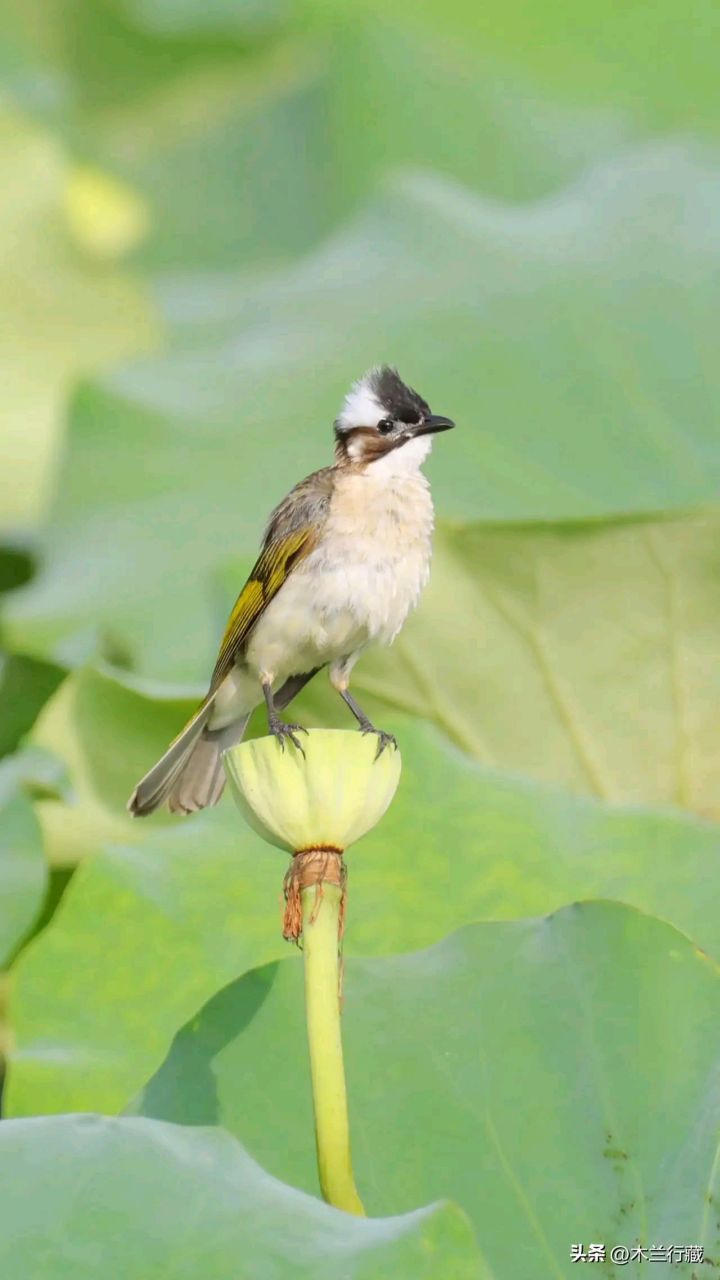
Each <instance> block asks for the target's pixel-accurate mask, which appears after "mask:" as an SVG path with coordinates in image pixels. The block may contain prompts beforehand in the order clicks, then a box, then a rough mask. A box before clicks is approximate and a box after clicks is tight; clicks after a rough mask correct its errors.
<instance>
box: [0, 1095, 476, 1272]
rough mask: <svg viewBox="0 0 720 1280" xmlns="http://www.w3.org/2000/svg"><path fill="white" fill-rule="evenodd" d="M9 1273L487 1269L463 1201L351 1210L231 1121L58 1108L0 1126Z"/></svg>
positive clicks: (4, 1266) (3, 1260)
mask: <svg viewBox="0 0 720 1280" xmlns="http://www.w3.org/2000/svg"><path fill="white" fill-rule="evenodd" d="M0 1161H2V1163H3V1165H4V1167H6V1168H7V1169H8V1170H12V1176H11V1177H9V1178H7V1179H6V1180H5V1181H6V1182H7V1186H6V1188H5V1189H4V1192H3V1197H2V1204H1V1205H0V1264H1V1270H2V1275H3V1280H29V1277H30V1276H32V1278H33V1280H97V1276H98V1274H100V1273H101V1272H102V1271H103V1270H107V1269H108V1266H110V1268H111V1272H112V1274H114V1275H117V1276H118V1277H119V1276H122V1278H123V1280H167V1278H168V1277H169V1276H170V1275H172V1277H173V1280H257V1277H259V1276H262V1277H263V1280H285V1278H286V1277H287V1276H289V1275H293V1276H297V1277H298V1280H310V1278H311V1277H312V1280H315V1278H316V1277H317V1280H337V1277H338V1276H341V1275H342V1276H343V1277H346V1278H347V1280H390V1278H391V1277H392V1280H418V1278H419V1280H450V1278H452V1280H456V1278H457V1280H490V1271H489V1270H488V1269H487V1267H486V1266H485V1265H484V1263H483V1262H482V1260H481V1258H480V1255H479V1253H478V1250H477V1245H476V1243H475V1240H474V1237H473V1233H472V1230H471V1228H470V1226H469V1224H468V1222H467V1219H466V1218H465V1216H464V1214H463V1213H462V1212H461V1211H460V1210H459V1209H457V1208H456V1207H455V1206H454V1205H430V1206H428V1207H427V1208H423V1209H417V1208H415V1210H414V1212H411V1213H408V1214H406V1215H404V1216H402V1217H393V1218H386V1219H383V1220H376V1221H372V1220H370V1219H362V1218H351V1217H349V1216H348V1215H347V1214H341V1213H339V1212H338V1211H337V1210H335V1209H330V1208H329V1207H328V1206H327V1205H324V1204H320V1203H319V1202H318V1201H316V1200H314V1199H311V1198H310V1197H309V1196H306V1195H303V1194H302V1193H301V1192H299V1191H295V1190H293V1189H292V1188H291V1187H287V1186H283V1184H282V1183H281V1182H277V1181H276V1180H275V1179H274V1178H272V1177H269V1176H268V1174H267V1173H265V1172H264V1170H263V1169H261V1168H260V1167H259V1166H258V1165H257V1164H256V1163H255V1162H254V1161H253V1160H251V1159H250V1158H249V1156H248V1155H247V1154H246V1153H245V1152H244V1151H243V1149H242V1147H240V1146H239V1145H238V1144H237V1142H235V1141H234V1140H233V1139H232V1138H231V1137H230V1136H229V1135H228V1134H226V1133H221V1132H218V1131H217V1130H213V1129H205V1130H201V1129H195V1130H192V1131H191V1130H188V1129H182V1128H179V1127H177V1126H175V1125H169V1124H159V1123H153V1122H151V1121H147V1120H142V1119H128V1120H107V1119H102V1118H100V1117H99V1116H82V1115H71V1116H60V1117H57V1118H54V1119H38V1120H15V1121H9V1122H7V1123H6V1124H3V1125H2V1126H0Z"/></svg>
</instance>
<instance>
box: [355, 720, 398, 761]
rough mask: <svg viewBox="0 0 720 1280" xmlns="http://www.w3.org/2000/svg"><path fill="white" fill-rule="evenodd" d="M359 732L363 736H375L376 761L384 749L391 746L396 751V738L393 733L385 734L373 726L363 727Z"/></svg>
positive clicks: (382, 730)
mask: <svg viewBox="0 0 720 1280" xmlns="http://www.w3.org/2000/svg"><path fill="white" fill-rule="evenodd" d="M360 732H361V733H363V734H365V733H375V734H377V740H378V744H377V751H376V752H375V759H376V760H379V759H380V756H381V755H382V753H383V751H384V750H385V748H386V747H388V746H390V745H391V744H392V746H393V747H394V748H395V750H396V751H397V738H396V737H395V734H394V733H386V732H385V730H384V729H376V728H375V725H374V724H368V725H363V727H362V729H361V730H360Z"/></svg>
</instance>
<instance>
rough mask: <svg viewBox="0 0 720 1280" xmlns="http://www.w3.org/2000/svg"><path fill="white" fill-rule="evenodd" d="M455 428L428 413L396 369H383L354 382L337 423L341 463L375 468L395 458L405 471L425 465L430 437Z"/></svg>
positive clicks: (336, 434)
mask: <svg viewBox="0 0 720 1280" xmlns="http://www.w3.org/2000/svg"><path fill="white" fill-rule="evenodd" d="M454 425H455V424H454V422H451V421H450V419H449V418H441V417H439V416H438V415H437V414H434V413H431V412H430V406H429V404H428V403H427V401H425V400H423V398H422V396H420V395H418V393H417V391H413V389H412V387H408V386H407V385H406V384H405V383H404V382H403V380H402V378H401V377H400V375H399V373H398V372H397V370H396V369H391V368H390V367H389V366H388V365H380V366H378V367H377V368H375V369H371V370H370V371H369V373H366V374H365V375H364V377H362V378H361V379H360V380H359V382H356V383H355V384H354V386H353V387H351V389H350V391H349V392H348V394H347V395H346V397H345V402H344V404H343V407H342V410H341V411H340V414H339V416H338V418H337V419H336V421H335V439H336V442H337V444H336V454H337V458H338V461H339V462H345V463H354V464H356V465H361V466H362V465H368V466H369V465H371V464H372V463H377V462H379V461H380V460H381V459H383V458H388V457H389V455H392V458H393V463H397V465H398V466H399V467H401V468H403V469H404V468H407V469H413V468H415V467H419V466H421V464H422V463H423V462H424V461H425V458H426V457H427V455H428V454H429V452H430V449H431V447H432V437H433V435H435V433H436V432H438V431H447V430H449V428H450V427H453V426H454Z"/></svg>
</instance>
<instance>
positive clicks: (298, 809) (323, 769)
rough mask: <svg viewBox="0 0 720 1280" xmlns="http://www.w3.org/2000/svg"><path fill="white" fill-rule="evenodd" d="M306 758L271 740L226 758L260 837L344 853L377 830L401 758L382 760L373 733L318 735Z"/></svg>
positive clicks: (395, 754)
mask: <svg viewBox="0 0 720 1280" xmlns="http://www.w3.org/2000/svg"><path fill="white" fill-rule="evenodd" d="M301 740H302V745H303V748H304V751H305V755H304V756H303V755H302V753H301V752H300V751H298V750H297V748H296V747H294V746H293V745H292V744H291V743H288V744H287V745H286V746H285V749H284V750H283V748H282V747H281V746H280V743H279V742H278V741H277V740H276V739H275V738H272V737H268V738H255V739H252V740H251V741H249V742H242V743H240V745H239V746H237V747H232V748H231V749H230V750H229V751H226V752H225V757H224V760H225V771H226V773H227V776H228V778H229V779H230V784H231V786H232V789H233V792H234V795H235V798H236V800H237V803H238V805H239V807H240V809H241V811H242V813H243V814H244V816H245V818H246V819H247V821H248V822H249V824H250V826H251V827H252V828H253V829H254V830H255V831H257V832H258V834H259V835H261V836H262V837H263V839H264V840H267V841H268V842H269V843H270V844H273V845H275V846H276V847H277V848H278V849H286V850H288V851H289V852H290V853H295V852H296V851H297V850H299V849H309V848H318V847H322V846H330V847H332V848H334V849H338V850H341V851H342V850H344V849H346V848H347V847H348V845H350V844H353V843H354V842H355V841H356V840H359V839H360V837H361V836H364V835H365V834H366V833H367V832H368V831H371V830H372V828H373V827H374V826H375V824H376V823H377V822H379V821H380V819H381V817H382V815H383V814H384V812H385V810H386V809H387V807H388V805H389V804H390V801H391V800H392V798H393V796H394V795H395V791H396V790H397V785H398V782H399V780H400V767H401V765H400V752H399V751H398V750H397V749H396V748H394V747H392V746H390V747H387V748H386V749H385V750H384V751H383V752H382V754H381V755H380V756H377V758H376V753H377V738H376V736H375V734H370V733H369V734H361V733H357V732H347V731H345V730H341V729H312V730H311V731H310V732H308V733H307V734H302V735H301Z"/></svg>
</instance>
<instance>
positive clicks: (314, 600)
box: [128, 365, 455, 816]
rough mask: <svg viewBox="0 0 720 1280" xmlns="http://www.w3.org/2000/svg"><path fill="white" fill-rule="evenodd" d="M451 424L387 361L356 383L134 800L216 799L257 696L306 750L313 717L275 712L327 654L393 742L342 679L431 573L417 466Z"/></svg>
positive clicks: (287, 738) (383, 741)
mask: <svg viewBox="0 0 720 1280" xmlns="http://www.w3.org/2000/svg"><path fill="white" fill-rule="evenodd" d="M454 426H455V423H454V422H453V421H452V420H451V419H450V418H445V417H441V416H440V415H437V414H434V413H431V411H430V407H429V405H428V403H427V401H425V400H424V399H423V398H422V396H421V395H419V394H418V392H417V391H414V390H413V389H412V387H410V386H408V385H407V384H406V383H405V382H403V380H402V378H401V377H400V375H399V373H398V372H397V370H396V369H395V368H392V367H390V366H389V365H378V366H375V367H374V368H372V369H370V370H369V371H368V372H367V373H365V374H364V375H363V377H362V378H360V379H359V380H358V381H357V382H355V383H354V384H353V386H352V387H351V389H350V391H349V392H348V393H347V395H346V396H345V399H344V402H343V405H342V408H341V411H340V414H339V415H338V417H337V419H336V420H335V424H334V436H335V459H334V462H333V464H332V465H331V466H328V467H323V468H322V469H321V470H319V471H315V472H313V473H312V474H311V475H309V476H307V477H306V479H304V480H301V481H300V483H299V484H297V485H295V487H294V488H293V489H291V491H290V492H289V493H288V495H287V497H285V498H283V500H282V502H280V503H279V505H278V506H277V507H275V509H274V511H273V512H272V514H271V515H270V518H269V520H268V522H267V526H266V528H265V533H264V536H263V540H262V545H261V550H260V554H259V557H258V559H257V561H256V563H255V566H254V568H253V569H252V571H251V573H250V577H249V578H248V580H247V582H246V583H245V586H244V587H243V589H242V591H241V592H240V595H239V596H238V598H237V600H236V602H235V605H234V607H233V609H232V612H231V614H230V618H229V621H228V624H227V627H226V629H225V633H224V635H223V638H222V642H221V645H220V652H219V654H218V658H217V662H216V663H215V669H214V671H213V673H212V678H211V680H210V686H209V689H208V692H207V694H206V696H205V697H204V698H203V701H202V702H201V704H200V706H199V707H198V709H197V710H196V712H195V713H194V715H193V716H192V717H191V719H190V720H189V721H188V723H187V724H186V725H185V727H184V729H183V730H182V731H181V733H180V734H178V736H177V737H176V738H175V739H174V741H173V742H172V743H171V744H170V746H169V747H168V749H167V751H166V752H165V754H164V755H163V756H162V757H161V758H160V760H158V762H157V764H155V765H154V766H153V767H152V769H150V771H149V772H148V773H147V774H146V775H145V777H144V778H142V779H141V781H140V782H139V783H138V785H137V786H136V788H135V790H134V791H133V793H132V795H131V797H130V800H129V801H128V809H129V810H130V812H131V813H132V814H134V815H136V816H143V815H146V814H150V813H152V812H153V811H154V810H155V809H158V808H159V807H160V806H162V805H164V804H167V807H168V808H169V810H170V811H171V812H172V813H182V814H187V813H192V812H194V811H196V810H198V809H203V808H205V807H206V806H209V805H213V804H216V803H217V801H218V800H219V799H220V796H221V794H222V791H223V788H224V784H225V777H224V770H223V767H222V754H223V752H224V751H226V750H227V749H228V748H229V747H231V746H234V745H235V744H236V743H238V742H240V741H241V740H242V737H243V734H244V732H245V729H246V726H247V722H248V720H249V718H250V715H251V713H252V711H253V710H254V709H255V707H256V706H258V705H260V704H261V703H262V702H263V700H264V702H265V705H266V709H267V722H268V729H269V731H270V733H271V734H273V735H274V737H275V738H276V739H277V741H278V742H279V744H280V746H281V747H282V748H283V750H285V749H286V748H287V749H293V748H295V749H297V750H298V751H301V752H303V754H304V748H303V745H302V740H301V738H300V737H299V735H300V734H301V733H306V732H307V730H305V729H304V728H303V726H302V725H299V724H295V723H292V722H286V721H284V720H283V719H281V715H280V713H281V712H282V711H284V709H285V707H286V706H287V705H288V704H289V703H290V702H291V700H292V699H293V698H294V697H295V696H296V694H297V693H299V692H300V690H301V689H302V688H303V687H304V686H305V685H306V684H307V683H308V681H310V680H312V679H313V677H314V676H316V675H317V673H318V672H319V671H321V670H322V669H323V668H325V667H327V668H329V679H330V684H331V686H332V687H333V689H335V690H336V691H337V693H338V694H339V695H340V697H341V698H342V699H343V701H344V702H345V703H346V705H347V706H348V708H349V709H350V711H351V712H352V714H353V716H354V717H355V719H356V720H357V722H358V725H359V727H360V731H361V732H362V733H364V734H375V735H377V740H378V745H377V752H376V754H377V755H379V754H380V753H381V752H382V751H384V750H385V749H388V748H392V749H394V748H395V747H396V746H397V743H396V740H395V738H394V736H393V735H392V734H390V733H387V732H385V730H383V729H378V728H376V727H375V725H374V724H372V722H371V721H370V719H369V718H368V716H367V715H366V714H365V712H364V711H363V710H362V708H361V707H360V706H359V705H358V703H357V702H356V700H355V698H354V697H353V695H352V694H351V693H350V673H351V671H352V669H353V667H354V665H355V663H356V661H357V660H358V658H359V657H360V655H361V654H362V653H363V652H364V650H365V649H366V648H367V646H368V645H369V644H371V643H378V644H385V645H387V644H390V643H392V641H393V640H394V639H395V637H396V636H397V634H398V632H399V631H400V629H401V627H402V626H403V623H404V622H405V619H406V618H407V616H408V614H409V613H410V611H411V609H412V608H413V607H414V606H415V605H416V603H417V601H418V599H419V597H420V594H421V592H422V590H423V588H424V586H425V585H426V583H427V580H428V577H429V570H430V555H431V537H432V531H433V523H434V514H433V504H432V498H431V494H430V485H429V483H428V480H427V478H426V476H425V475H424V474H423V472H422V471H421V467H422V465H423V463H424V462H425V461H426V459H427V457H428V455H429V453H430V450H431V447H432V443H433V436H435V435H436V434H437V433H438V432H441V431H447V430H449V429H450V428H451V427H454Z"/></svg>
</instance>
